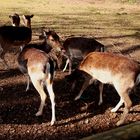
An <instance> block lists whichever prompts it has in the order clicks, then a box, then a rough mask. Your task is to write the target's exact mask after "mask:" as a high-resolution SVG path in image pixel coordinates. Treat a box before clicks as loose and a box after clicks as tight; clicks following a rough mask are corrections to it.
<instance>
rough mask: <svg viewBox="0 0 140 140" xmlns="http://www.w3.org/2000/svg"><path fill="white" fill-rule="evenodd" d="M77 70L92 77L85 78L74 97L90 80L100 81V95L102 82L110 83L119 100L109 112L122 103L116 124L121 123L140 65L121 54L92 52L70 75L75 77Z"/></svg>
mask: <svg viewBox="0 0 140 140" xmlns="http://www.w3.org/2000/svg"><path fill="white" fill-rule="evenodd" d="M79 71H80V72H85V73H87V74H89V75H90V76H91V77H92V79H91V78H89V79H87V80H85V82H84V84H83V86H82V88H81V91H80V93H79V94H78V96H77V97H76V98H75V99H76V100H77V99H79V98H80V96H81V95H82V93H83V91H84V90H85V89H86V88H87V86H88V85H89V83H90V81H91V80H92V81H94V80H98V81H99V82H100V87H101V88H100V96H102V90H103V84H106V83H108V84H112V85H113V86H114V87H115V89H116V91H117V92H118V94H119V96H120V101H119V103H118V104H117V105H116V107H115V108H113V109H112V110H111V112H116V111H117V110H118V109H119V108H120V107H121V106H122V104H123V103H124V105H125V108H124V111H123V114H122V116H121V118H120V120H119V121H118V122H117V126H119V125H121V124H123V123H124V121H125V119H126V116H127V114H128V112H129V110H130V107H131V106H132V102H131V100H130V98H129V93H130V91H132V89H134V88H135V87H136V86H137V85H138V84H139V82H140V66H139V65H138V63H137V62H135V61H133V60H131V59H129V58H127V57H125V56H122V55H116V54H112V53H102V52H92V53H89V54H88V55H87V56H86V57H85V58H84V60H83V61H82V62H81V63H80V65H79V67H78V69H77V70H75V71H74V72H73V73H72V77H73V78H75V77H76V76H77V75H79Z"/></svg>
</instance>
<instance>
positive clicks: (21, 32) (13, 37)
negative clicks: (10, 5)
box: [0, 15, 33, 68]
mask: <svg viewBox="0 0 140 140" xmlns="http://www.w3.org/2000/svg"><path fill="white" fill-rule="evenodd" d="M32 17H33V15H31V16H30V18H32ZM26 21H29V23H30V20H29V19H26ZM26 24H27V25H26V27H25V26H21V27H16V26H15V27H13V26H1V27H0V62H1V63H3V64H4V66H6V68H9V66H8V65H7V63H6V61H5V59H4V56H5V54H6V53H7V52H8V51H10V50H11V49H12V50H18V49H19V48H20V47H21V46H24V45H25V44H28V43H29V42H30V41H31V38H32V30H31V28H30V27H31V26H29V24H28V22H26ZM16 52H17V51H16Z"/></svg>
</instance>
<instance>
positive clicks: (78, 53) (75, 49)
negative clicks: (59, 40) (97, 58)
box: [62, 37, 105, 74]
mask: <svg viewBox="0 0 140 140" xmlns="http://www.w3.org/2000/svg"><path fill="white" fill-rule="evenodd" d="M104 50H105V47H104V45H103V44H101V43H100V42H98V41H96V40H95V39H94V38H86V37H71V38H67V39H66V40H65V41H64V43H63V49H62V51H63V52H64V57H65V58H66V59H67V60H66V64H65V67H64V68H63V72H64V71H66V68H67V66H68V64H69V74H71V71H72V62H74V60H78V63H77V65H76V66H78V64H79V63H80V62H81V61H82V60H83V58H84V57H85V56H86V55H87V54H88V53H90V52H93V51H97V52H104Z"/></svg>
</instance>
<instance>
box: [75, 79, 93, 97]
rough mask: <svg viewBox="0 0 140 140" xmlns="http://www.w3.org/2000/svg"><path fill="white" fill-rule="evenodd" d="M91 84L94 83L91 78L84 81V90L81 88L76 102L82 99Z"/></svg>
mask: <svg viewBox="0 0 140 140" xmlns="http://www.w3.org/2000/svg"><path fill="white" fill-rule="evenodd" d="M91 83H93V79H91V78H86V80H85V81H84V84H83V86H82V88H81V90H80V92H79V94H78V95H77V96H76V97H75V99H74V100H78V99H80V97H81V95H82V93H83V91H84V90H85V89H86V88H87V87H88V86H89V85H90V84H91Z"/></svg>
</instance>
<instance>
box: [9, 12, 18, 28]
mask: <svg viewBox="0 0 140 140" xmlns="http://www.w3.org/2000/svg"><path fill="white" fill-rule="evenodd" d="M9 18H10V19H11V23H12V25H13V26H17V27H18V26H19V25H20V17H19V15H18V14H16V13H15V14H13V15H9Z"/></svg>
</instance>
